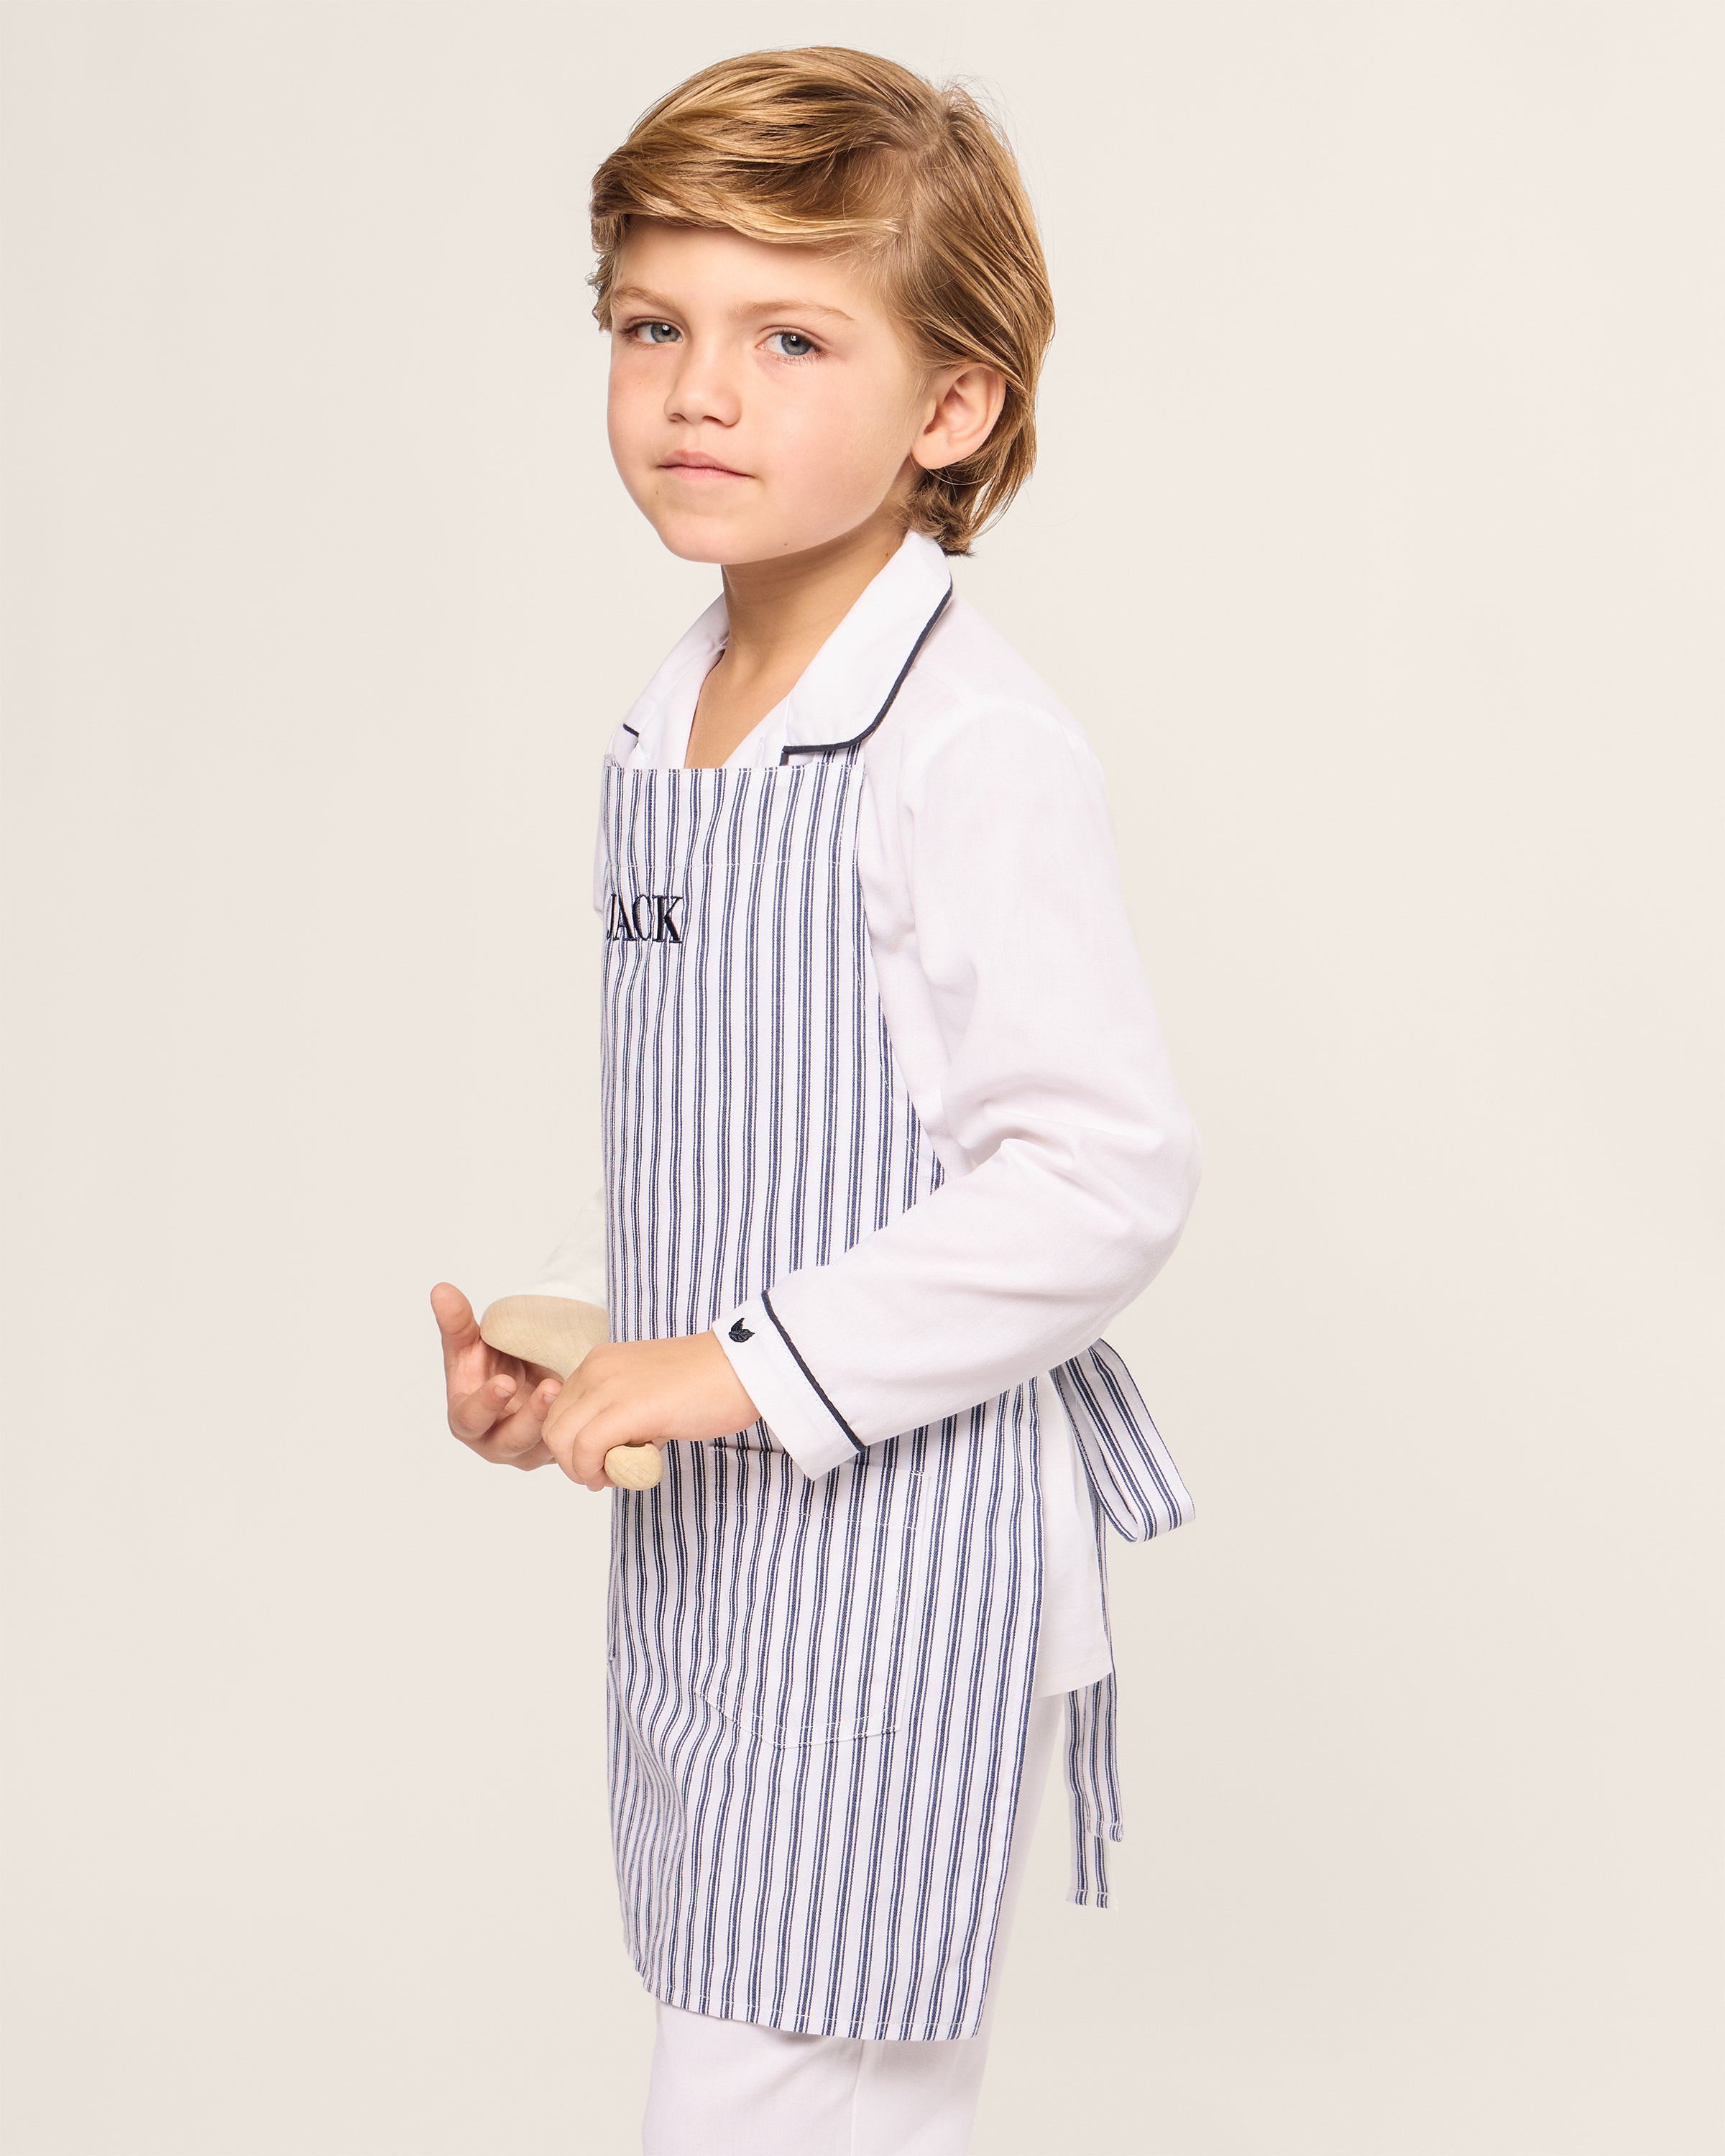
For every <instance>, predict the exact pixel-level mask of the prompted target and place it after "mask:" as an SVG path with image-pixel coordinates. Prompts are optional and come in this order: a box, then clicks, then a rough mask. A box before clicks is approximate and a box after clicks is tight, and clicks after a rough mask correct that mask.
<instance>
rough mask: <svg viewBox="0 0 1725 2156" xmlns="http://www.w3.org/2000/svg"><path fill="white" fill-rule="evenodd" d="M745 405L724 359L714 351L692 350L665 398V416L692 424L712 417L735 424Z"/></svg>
mask: <svg viewBox="0 0 1725 2156" xmlns="http://www.w3.org/2000/svg"><path fill="white" fill-rule="evenodd" d="M741 411H742V396H741V394H740V393H739V391H738V388H737V383H736V382H735V381H734V380H733V379H732V376H731V372H730V370H729V368H728V367H726V364H725V362H724V361H723V360H721V358H719V357H717V356H716V355H715V354H712V353H704V352H700V351H698V350H693V349H691V351H690V352H689V354H688V356H687V357H686V358H685V359H684V361H683V362H682V364H681V365H680V367H678V369H677V372H676V375H675V379H674V380H673V382H672V383H671V389H670V396H669V397H668V398H666V399H665V417H666V418H668V419H681V420H683V421H685V422H686V423H689V424H691V425H693V424H694V423H696V422H697V421H699V420H701V419H713V420H716V421H717V422H718V423H719V424H720V425H721V426H726V427H729V426H734V425H735V424H736V422H737V418H738V415H739V414H740V413H741Z"/></svg>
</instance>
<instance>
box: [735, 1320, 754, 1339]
mask: <svg viewBox="0 0 1725 2156" xmlns="http://www.w3.org/2000/svg"><path fill="white" fill-rule="evenodd" d="M731 1337H732V1339H733V1340H752V1339H753V1338H754V1337H755V1336H754V1334H753V1333H752V1332H750V1330H749V1328H748V1327H747V1326H746V1325H745V1324H744V1323H743V1322H742V1319H741V1318H740V1317H739V1318H738V1319H737V1322H736V1323H735V1324H734V1325H733V1326H732V1328H731Z"/></svg>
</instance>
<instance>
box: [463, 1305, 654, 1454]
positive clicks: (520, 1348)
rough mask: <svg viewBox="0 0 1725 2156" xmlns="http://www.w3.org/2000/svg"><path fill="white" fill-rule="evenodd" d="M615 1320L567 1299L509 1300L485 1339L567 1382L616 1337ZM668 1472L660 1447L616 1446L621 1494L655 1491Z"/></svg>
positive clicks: (486, 1327) (490, 1315)
mask: <svg viewBox="0 0 1725 2156" xmlns="http://www.w3.org/2000/svg"><path fill="white" fill-rule="evenodd" d="M610 1333H611V1326H610V1321H609V1319H608V1317H606V1314H605V1312H603V1310H602V1309H601V1308H600V1307H599V1306H598V1304H597V1303H595V1302H576V1301H572V1299H571V1298H570V1297H569V1296H564V1295H506V1296H504V1297H503V1298H502V1300H501V1301H499V1302H494V1303H492V1304H491V1305H490V1307H489V1308H488V1309H487V1310H486V1312H485V1316H484V1317H482V1318H480V1339H481V1340H483V1341H484V1342H485V1343H486V1345H487V1346H488V1347H495V1349H496V1350H497V1352H498V1353H499V1354H500V1355H519V1356H520V1358H521V1360H522V1362H524V1363H541V1364H542V1365H543V1366H544V1368H546V1369H547V1370H555V1371H556V1372H557V1375H558V1377H560V1378H567V1376H568V1374H569V1373H570V1371H572V1369H573V1368H574V1367H575V1365H576V1364H577V1363H578V1362H579V1361H580V1360H581V1358H582V1357H583V1355H584V1354H586V1353H587V1351H588V1348H589V1347H598V1346H599V1345H600V1343H601V1342H603V1341H605V1340H607V1339H608V1338H609V1337H610ZM664 1473H665V1455H664V1453H663V1452H662V1451H661V1450H660V1448H659V1447H658V1446H657V1445H613V1446H612V1448H611V1450H609V1451H608V1453H607V1454H606V1455H605V1475H606V1479H607V1480H608V1481H612V1482H614V1483H615V1484H616V1486H617V1487H618V1488H619V1490H650V1489H651V1488H652V1487H653V1486H654V1485H655V1483H656V1482H657V1481H659V1479H660V1476H662V1475H663V1474H664Z"/></svg>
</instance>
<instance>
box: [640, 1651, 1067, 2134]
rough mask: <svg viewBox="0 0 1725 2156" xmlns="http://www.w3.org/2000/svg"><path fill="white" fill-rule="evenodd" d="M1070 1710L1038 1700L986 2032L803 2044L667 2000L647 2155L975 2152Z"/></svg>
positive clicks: (1053, 1699)
mask: <svg viewBox="0 0 1725 2156" xmlns="http://www.w3.org/2000/svg"><path fill="white" fill-rule="evenodd" d="M1065 1711H1066V1696H1065V1693H1064V1692H1052V1693H1050V1694H1049V1695H1048V1696H1047V1697H1045V1698H1041V1699H1032V1701H1031V1702H1030V1726H1029V1732H1028V1733H1027V1736H1026V1738H1025V1744H1024V1775H1023V1780H1022V1784H1021V1786H1020V1789H1019V1818H1018V1823H1017V1825H1016V1826H1015V1827H1014V1832H1013V1840H1012V1856H1011V1859H1010V1861H1009V1863H1008V1865H1007V1869H1006V1880H1005V1883H1004V1887H1003V1889H1002V1893H1001V1903H1000V1921H999V1930H998V1932H997V1933H996V1935H995V1941H994V1958H993V1967H992V1969H991V1970H990V1972H989V1978H988V1997H987V1999H986V2000H985V2002H984V2004H983V2019H982V2026H981V2027H980V2028H979V2029H978V2031H977V2033H976V2035H974V2036H967V2037H964V2038H963V2039H961V2040H959V2041H957V2042H956V2043H932V2044H904V2043H880V2042H876V2041H875V2040H873V2039H872V2038H870V2037H865V2036H803V2035H796V2034H794V2033H793V2032H792V2031H790V2030H784V2029H768V2028H763V2027H762V2026H761V2025H759V2024H758V2023H757V2022H753V2021H725V2020H719V2019H717V2018H716V2016H714V2015H707V2014H691V2013H688V2012H685V2010H684V2009H683V2008H682V2007H680V2006H667V2005H665V2004H664V2003H663V2001H660V2002H658V2003H657V2006H656V2011H657V2014H658V2021H659V2027H658V2035H657V2036H656V2038H655V2042H654V2046H653V2066H652V2072H651V2076H650V2077H649V2082H648V2087H647V2112H646V2117H645V2118H644V2121H643V2123H642V2128H641V2148H642V2152H643V2156H963V2150H964V2149H966V2148H968V2146H969V2143H970V2129H971V2123H972V2121H973V2119H974V2117H975V2116H976V2107H977V2098H978V2096H979V2094H980V2093H981V2091H982V2085H983V2061H984V2060H985V2058H986V2056H987V2053H988V2034H989V2030H990V2026H991V2025H992V2023H993V2018H994V2001H995V1999H996V1997H997V1995H998V1991H999V1981H1000V1969H1001V1964H1002V1963H1003V1962H1004V1960H1005V1958H1006V1944H1007V1938H1008V1934H1009V1931H1010V1929H1011V1925H1012V1918H1013V1912H1014V1910H1015V1909H1016V1908H1017V1907H1018V1898H1019V1889H1020V1887H1021V1886H1022V1885H1023V1883H1024V1863H1025V1859H1026V1857H1027V1856H1028V1855H1029V1847H1030V1837H1031V1834H1032V1831H1033V1830H1034V1827H1035V1825H1036V1815H1037V1813H1038V1812H1039V1810H1040V1809H1041V1804H1042V1793H1043V1789H1044V1788H1045V1785H1046V1783H1047V1780H1048V1770H1049V1764H1050V1761H1051V1760H1052V1758H1053V1757H1054V1751H1055V1742H1056V1740H1057V1738H1058V1737H1059V1734H1060V1727H1061V1722H1062V1720H1063V1717H1065Z"/></svg>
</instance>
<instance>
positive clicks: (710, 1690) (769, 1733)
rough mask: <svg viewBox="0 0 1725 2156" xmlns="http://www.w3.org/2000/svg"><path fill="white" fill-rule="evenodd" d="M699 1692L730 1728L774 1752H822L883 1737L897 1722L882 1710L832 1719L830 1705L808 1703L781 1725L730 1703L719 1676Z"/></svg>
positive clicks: (785, 1719) (842, 1715)
mask: <svg viewBox="0 0 1725 2156" xmlns="http://www.w3.org/2000/svg"><path fill="white" fill-rule="evenodd" d="M699 1689H700V1691H701V1697H702V1698H703V1699H704V1700H705V1701H706V1703H707V1705H708V1706H709V1707H711V1708H712V1709H713V1710H714V1711H715V1712H716V1713H718V1714H721V1715H722V1716H723V1717H724V1718H725V1720H726V1722H729V1723H731V1725H732V1727H733V1728H735V1729H737V1730H740V1731H741V1732H742V1734H743V1735H744V1736H745V1737H752V1738H754V1739H755V1741H756V1742H757V1743H761V1744H765V1745H768V1746H770V1747H771V1748H772V1749H773V1751H775V1752H801V1751H807V1750H810V1749H814V1750H824V1749H825V1748H827V1747H829V1746H830V1745H834V1744H850V1743H855V1741H856V1740H857V1739H858V1738H862V1737H885V1736H887V1735H888V1734H890V1733H891V1731H892V1730H893V1729H894V1728H896V1727H897V1722H898V1717H897V1714H896V1712H891V1711H889V1710H888V1709H886V1707H875V1708H873V1709H872V1710H868V1709H865V1710H863V1711H862V1712H853V1713H849V1714H838V1715H834V1714H832V1713H830V1712H828V1711H827V1710H828V1709H829V1707H830V1705H831V1702H810V1703H809V1707H808V1708H807V1709H806V1710H805V1711H804V1712H803V1713H802V1714H801V1715H799V1714H798V1711H797V1709H796V1708H794V1707H793V1708H792V1710H791V1711H790V1712H788V1714H787V1715H786V1716H785V1717H784V1718H783V1720H782V1721H780V1720H777V1719H775V1718H774V1717H773V1716H772V1714H771V1712H767V1713H757V1712H754V1711H753V1709H752V1707H750V1706H749V1705H748V1703H747V1702H742V1703H741V1704H740V1705H739V1704H738V1703H737V1702H735V1701H733V1700H732V1698H731V1697H729V1696H728V1694H727V1691H726V1686H725V1681H724V1679H723V1678H722V1677H721V1676H711V1677H709V1678H708V1679H707V1680H706V1683H705V1684H703V1685H701V1686H700V1688H699Z"/></svg>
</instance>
